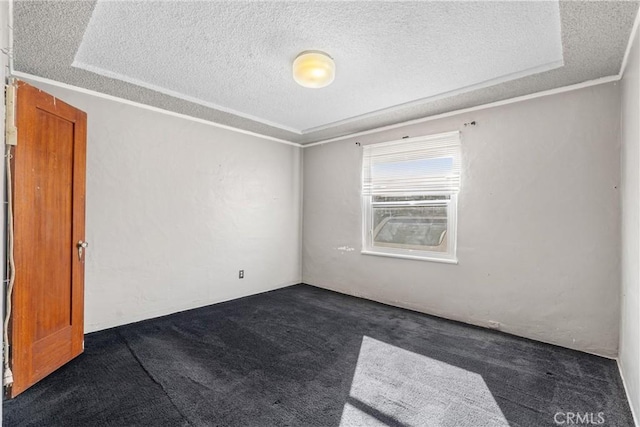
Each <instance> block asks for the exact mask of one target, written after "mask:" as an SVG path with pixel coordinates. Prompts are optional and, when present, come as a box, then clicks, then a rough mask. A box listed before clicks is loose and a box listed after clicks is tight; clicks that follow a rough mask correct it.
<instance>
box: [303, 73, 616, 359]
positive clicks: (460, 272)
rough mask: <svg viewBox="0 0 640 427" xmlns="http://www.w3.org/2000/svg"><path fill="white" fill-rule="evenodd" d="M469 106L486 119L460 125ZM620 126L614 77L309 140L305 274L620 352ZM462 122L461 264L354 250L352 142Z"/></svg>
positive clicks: (520, 331)
mask: <svg viewBox="0 0 640 427" xmlns="http://www.w3.org/2000/svg"><path fill="white" fill-rule="evenodd" d="M471 120H475V121H477V123H478V125H477V126H476V127H466V128H465V127H464V126H463V123H465V122H469V121H471ZM619 127H620V93H619V87H618V85H617V83H610V84H606V85H599V86H593V87H589V88H586V89H580V90H576V91H571V92H567V93H563V94H559V95H553V96H547V97H543V98H537V99H533V100H528V101H523V102H518V103H514V104H510V105H505V106H501V107H495V108H491V109H485V110H480V111H476V112H473V113H466V114H462V115H459V116H455V117H448V118H443V119H438V120H433V121H428V122H424V123H422V124H417V125H411V126H407V127H404V128H398V129H394V130H390V131H385V132H382V133H378V134H371V135H367V136H363V137H356V138H350V139H345V140H342V141H338V142H332V143H327V144H322V145H318V146H314V147H310V148H306V149H305V150H304V191H303V194H304V205H303V206H304V207H303V218H304V219H303V281H304V282H305V283H309V284H312V285H316V286H320V287H324V288H329V289H333V290H337V291H339V292H344V293H347V294H351V295H356V296H362V297H365V298H370V299H373V300H377V301H381V302H386V303H389V304H393V305H398V306H402V307H407V308H411V309H414V310H418V311H422V312H426V313H431V314H435V315H438V316H442V317H446V318H451V319H456V320H461V321H464V322H469V323H473V324H478V325H483V326H486V325H487V322H488V321H489V320H495V321H498V322H500V323H501V324H502V329H503V330H504V331H506V332H510V333H513V334H516V335H521V336H525V337H529V338H533V339H537V340H541V341H546V342H551V343H555V344H559V345H563V346H566V347H571V348H576V349H580V350H584V351H587V352H593V353H598V354H602V355H607V356H615V355H616V354H617V350H618V322H619V315H618V313H619V283H620V228H619V227H620V226H619V224H620V220H619V218H620V199H619V190H618V189H617V187H618V185H619V180H620V138H619V137H620V135H619ZM455 129H460V130H461V131H462V156H463V175H462V190H461V192H460V196H459V212H458V226H459V228H458V259H459V264H458V265H450V264H442V263H435V262H426V261H415V260H404V259H394V258H385V257H378V256H372V255H362V254H360V248H361V208H360V197H359V193H360V176H361V172H360V167H361V155H362V153H361V148H359V147H358V146H356V144H355V142H356V141H358V142H361V143H362V144H363V145H365V144H368V143H374V142H382V141H388V140H395V139H399V138H401V137H403V136H405V135H408V136H412V137H413V136H419V135H428V134H434V133H439V132H444V131H451V130H455ZM350 248H355V250H349V249H350Z"/></svg>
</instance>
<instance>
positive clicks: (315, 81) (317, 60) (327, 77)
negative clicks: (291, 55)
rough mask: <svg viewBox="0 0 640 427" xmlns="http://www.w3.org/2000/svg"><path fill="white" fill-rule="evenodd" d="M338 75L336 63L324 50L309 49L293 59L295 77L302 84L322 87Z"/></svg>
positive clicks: (316, 87)
mask: <svg viewBox="0 0 640 427" xmlns="http://www.w3.org/2000/svg"><path fill="white" fill-rule="evenodd" d="M335 76H336V64H335V62H333V59H332V58H331V57H330V56H329V55H327V54H326V53H324V52H320V51H317V50H307V51H304V52H302V53H300V54H299V55H298V56H297V57H296V59H295V60H294V61H293V79H294V80H295V81H296V82H297V83H298V84H299V85H300V86H304V87H310V88H315V89H318V88H321V87H325V86H328V85H330V84H331V82H333V79H334V78H335Z"/></svg>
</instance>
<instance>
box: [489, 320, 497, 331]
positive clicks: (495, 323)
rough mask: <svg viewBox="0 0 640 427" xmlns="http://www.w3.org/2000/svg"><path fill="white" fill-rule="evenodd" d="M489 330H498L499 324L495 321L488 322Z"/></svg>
mask: <svg viewBox="0 0 640 427" xmlns="http://www.w3.org/2000/svg"><path fill="white" fill-rule="evenodd" d="M487 326H488V327H489V329H500V322H496V321H495V320H489V322H488V323H487Z"/></svg>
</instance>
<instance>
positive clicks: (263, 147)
mask: <svg viewBox="0 0 640 427" xmlns="http://www.w3.org/2000/svg"><path fill="white" fill-rule="evenodd" d="M32 84H33V85H34V86H37V87H39V88H41V89H43V90H45V91H47V92H49V93H51V94H53V95H54V96H57V97H58V98H60V99H61V100H63V101H65V102H67V103H69V104H71V105H74V106H76V107H78V108H80V109H81V110H84V111H86V112H87V115H88V139H87V142H88V145H87V212H86V229H87V231H86V240H87V241H88V242H89V249H88V252H87V258H86V272H85V331H86V332H91V331H96V330H99V329H103V328H107V327H111V326H116V325H121V324H125V323H129V322H134V321H137V320H141V319H146V318H150V317H154V316H159V315H164V314H168V313H172V312H176V311H180V310H184V309H189V308H193V307H198V306H203V305H207V304H212V303H216V302H220V301H224V300H229V299H234V298H238V297H242V296H245V295H249V294H254V293H258V292H262V291H267V290H270V289H274V288H278V287H282V286H287V285H291V284H295V283H299V282H300V279H301V267H300V258H299V254H300V240H301V238H300V205H301V203H300V197H301V193H300V173H301V172H300V163H301V162H300V160H301V159H300V156H301V153H300V151H301V149H300V148H298V147H294V146H290V145H285V144H281V143H278V142H273V141H269V140H265V139H261V138H258V137H254V136H250V135H245V134H241V133H237V132H234V131H230V130H224V129H221V128H217V127H213V126H210V125H207V124H201V123H196V122H193V121H190V120H186V119H183V118H178V117H173V116H169V115H165V114H162V113H159V112H154V111H149V110H146V109H142V108H139V107H135V106H130V105H124V104H121V103H118V102H115V101H111V100H105V99H101V98H98V97H95V96H92V95H88V94H83V93H78V92H75V91H71V90H68V89H62V88H58V87H53V86H49V85H46V84H41V83H32ZM240 269H244V270H245V278H244V279H242V280H240V279H238V270H240Z"/></svg>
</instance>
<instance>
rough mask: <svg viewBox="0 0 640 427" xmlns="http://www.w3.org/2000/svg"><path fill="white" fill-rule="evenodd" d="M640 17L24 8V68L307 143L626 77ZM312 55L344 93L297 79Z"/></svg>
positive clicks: (464, 6)
mask: <svg viewBox="0 0 640 427" xmlns="http://www.w3.org/2000/svg"><path fill="white" fill-rule="evenodd" d="M558 8H559V10H558ZM637 8H638V4H637V3H636V2H573V1H571V2H561V3H560V5H559V7H558V4H557V3H555V2H402V3H389V2H133V1H127V2H103V1H100V2H98V4H97V5H96V4H95V2H84V1H79V2H78V1H74V2H50V1H44V2H37V1H24V2H23V1H18V2H16V4H15V6H14V14H15V15H14V67H15V69H16V70H17V71H22V72H26V73H29V74H34V75H37V76H41V77H46V78H49V79H53V80H57V81H61V82H64V83H68V84H71V85H75V86H80V87H84V88H87V89H92V90H97V91H100V92H103V93H106V94H110V95H115V96H119V97H122V98H126V99H130V100H133V101H137V102H142V103H145V104H148V105H152V106H156V107H160V108H164V109H167V110H171V111H176V112H179V113H183V114H188V115H191V116H194V117H198V118H202V119H206V120H212V121H215V122H218V123H221V124H225V125H229V126H234V127H238V128H241V129H246V130H249V131H253V132H258V133H262V134H265V135H269V136H273V137H276V138H281V139H286V140H289V141H293V142H300V143H307V142H314V141H318V140H322V139H326V138H332V137H336V136H341V135H345V134H349V133H353V132H358V131H363V130H367V129H371V128H374V127H378V126H384V125H389V124H393V123H397V122H401V121H405V120H411V119H415V118H420V117H425V116H429V115H433V114H439V113H443V112H447V111H452V110H456V109H460V108H467V107H471V106H475V105H480V104H485V103H488V102H493V101H498V100H502V99H507V98H512V97H515V96H519V95H524V94H528V93H533V92H539V91H542V90H546V89H552V88H555V87H560V86H566V85H569V84H574V83H579V82H583V81H587V80H592V79H596V78H599V77H605V76H611V75H615V74H617V73H618V71H619V69H620V65H621V62H622V58H623V56H624V52H625V49H626V46H627V42H628V38H629V34H630V32H631V28H632V25H633V20H634V18H635V14H636V11H637ZM94 9H95V11H94ZM92 13H93V17H92ZM560 29H561V34H559V30H560ZM83 37H84V39H83ZM560 43H561V45H560ZM560 47H561V49H560ZM305 49H322V50H326V51H328V52H330V53H331V54H332V56H334V58H335V59H336V63H337V77H336V81H335V82H334V84H333V85H331V86H329V87H328V88H325V89H320V90H310V89H304V88H301V87H298V86H296V85H295V83H294V82H293V80H292V79H291V75H290V73H291V71H290V64H291V61H292V60H293V58H294V57H295V55H296V54H297V53H298V52H299V51H302V50H305ZM562 60H564V65H562ZM74 61H75V64H74ZM73 65H75V66H73ZM372 71H376V73H379V74H374V73H373V72H372ZM531 72H534V73H535V74H531ZM399 104H401V105H400V106H398V105H399ZM394 106H396V107H394ZM212 107H213V108H212ZM389 107H392V108H389ZM354 116H355V118H354ZM345 119H346V120H345ZM327 124H328V125H327ZM310 128H311V129H310ZM299 130H303V131H304V132H303V133H299V132H298V131H299Z"/></svg>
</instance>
